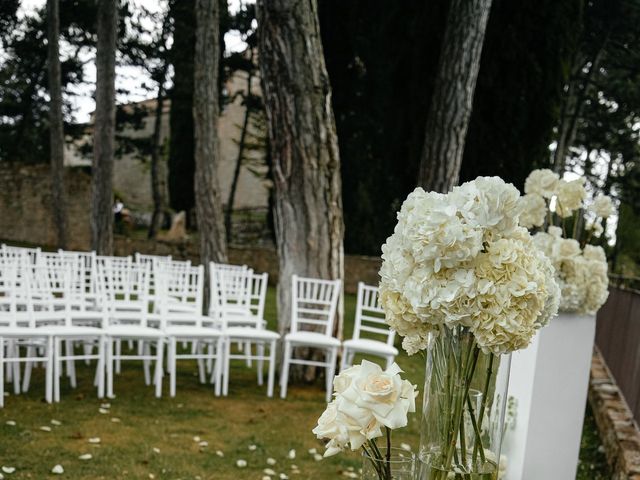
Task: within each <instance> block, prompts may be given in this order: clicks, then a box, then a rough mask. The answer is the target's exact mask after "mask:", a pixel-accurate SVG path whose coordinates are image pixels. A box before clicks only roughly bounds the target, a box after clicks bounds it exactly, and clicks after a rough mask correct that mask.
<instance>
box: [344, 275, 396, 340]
mask: <svg viewBox="0 0 640 480" xmlns="http://www.w3.org/2000/svg"><path fill="white" fill-rule="evenodd" d="M363 333H364V335H363ZM368 334H369V335H368ZM395 335H396V333H395V331H393V330H391V329H390V328H389V325H388V324H387V322H386V321H385V318H384V310H383V309H382V307H381V306H380V299H379V297H378V287H375V286H372V285H366V284H364V283H363V282H358V299H357V303H356V318H355V325H354V329H353V338H355V339H358V338H362V337H369V338H372V339H375V340H380V341H384V342H385V343H387V344H388V345H393V341H394V339H395Z"/></svg>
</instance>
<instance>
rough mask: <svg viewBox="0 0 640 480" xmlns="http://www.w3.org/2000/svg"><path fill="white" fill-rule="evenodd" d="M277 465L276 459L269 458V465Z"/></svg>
mask: <svg viewBox="0 0 640 480" xmlns="http://www.w3.org/2000/svg"><path fill="white" fill-rule="evenodd" d="M275 464H276V459H275V458H271V457H269V458H267V465H275Z"/></svg>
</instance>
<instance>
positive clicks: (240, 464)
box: [236, 459, 247, 468]
mask: <svg viewBox="0 0 640 480" xmlns="http://www.w3.org/2000/svg"><path fill="white" fill-rule="evenodd" d="M246 466H247V461H246V460H242V459H240V460H236V467H238V468H244V467H246Z"/></svg>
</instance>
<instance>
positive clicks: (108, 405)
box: [100, 403, 111, 408]
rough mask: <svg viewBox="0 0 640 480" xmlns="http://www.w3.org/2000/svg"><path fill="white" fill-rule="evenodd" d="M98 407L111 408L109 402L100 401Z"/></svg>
mask: <svg viewBox="0 0 640 480" xmlns="http://www.w3.org/2000/svg"><path fill="white" fill-rule="evenodd" d="M100 408H111V404H110V403H101V404H100Z"/></svg>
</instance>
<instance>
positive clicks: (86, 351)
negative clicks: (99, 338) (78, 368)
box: [82, 342, 100, 365]
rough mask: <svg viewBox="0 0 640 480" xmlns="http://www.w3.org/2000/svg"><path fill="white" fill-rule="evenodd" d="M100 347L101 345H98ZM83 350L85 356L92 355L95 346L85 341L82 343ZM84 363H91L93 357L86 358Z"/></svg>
mask: <svg viewBox="0 0 640 480" xmlns="http://www.w3.org/2000/svg"><path fill="white" fill-rule="evenodd" d="M98 348H100V347H98ZM82 351H83V353H84V355H85V356H88V355H91V352H92V351H93V346H92V345H91V344H90V343H88V342H84V343H83V344H82ZM84 364H85V365H91V359H89V358H85V359H84Z"/></svg>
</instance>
